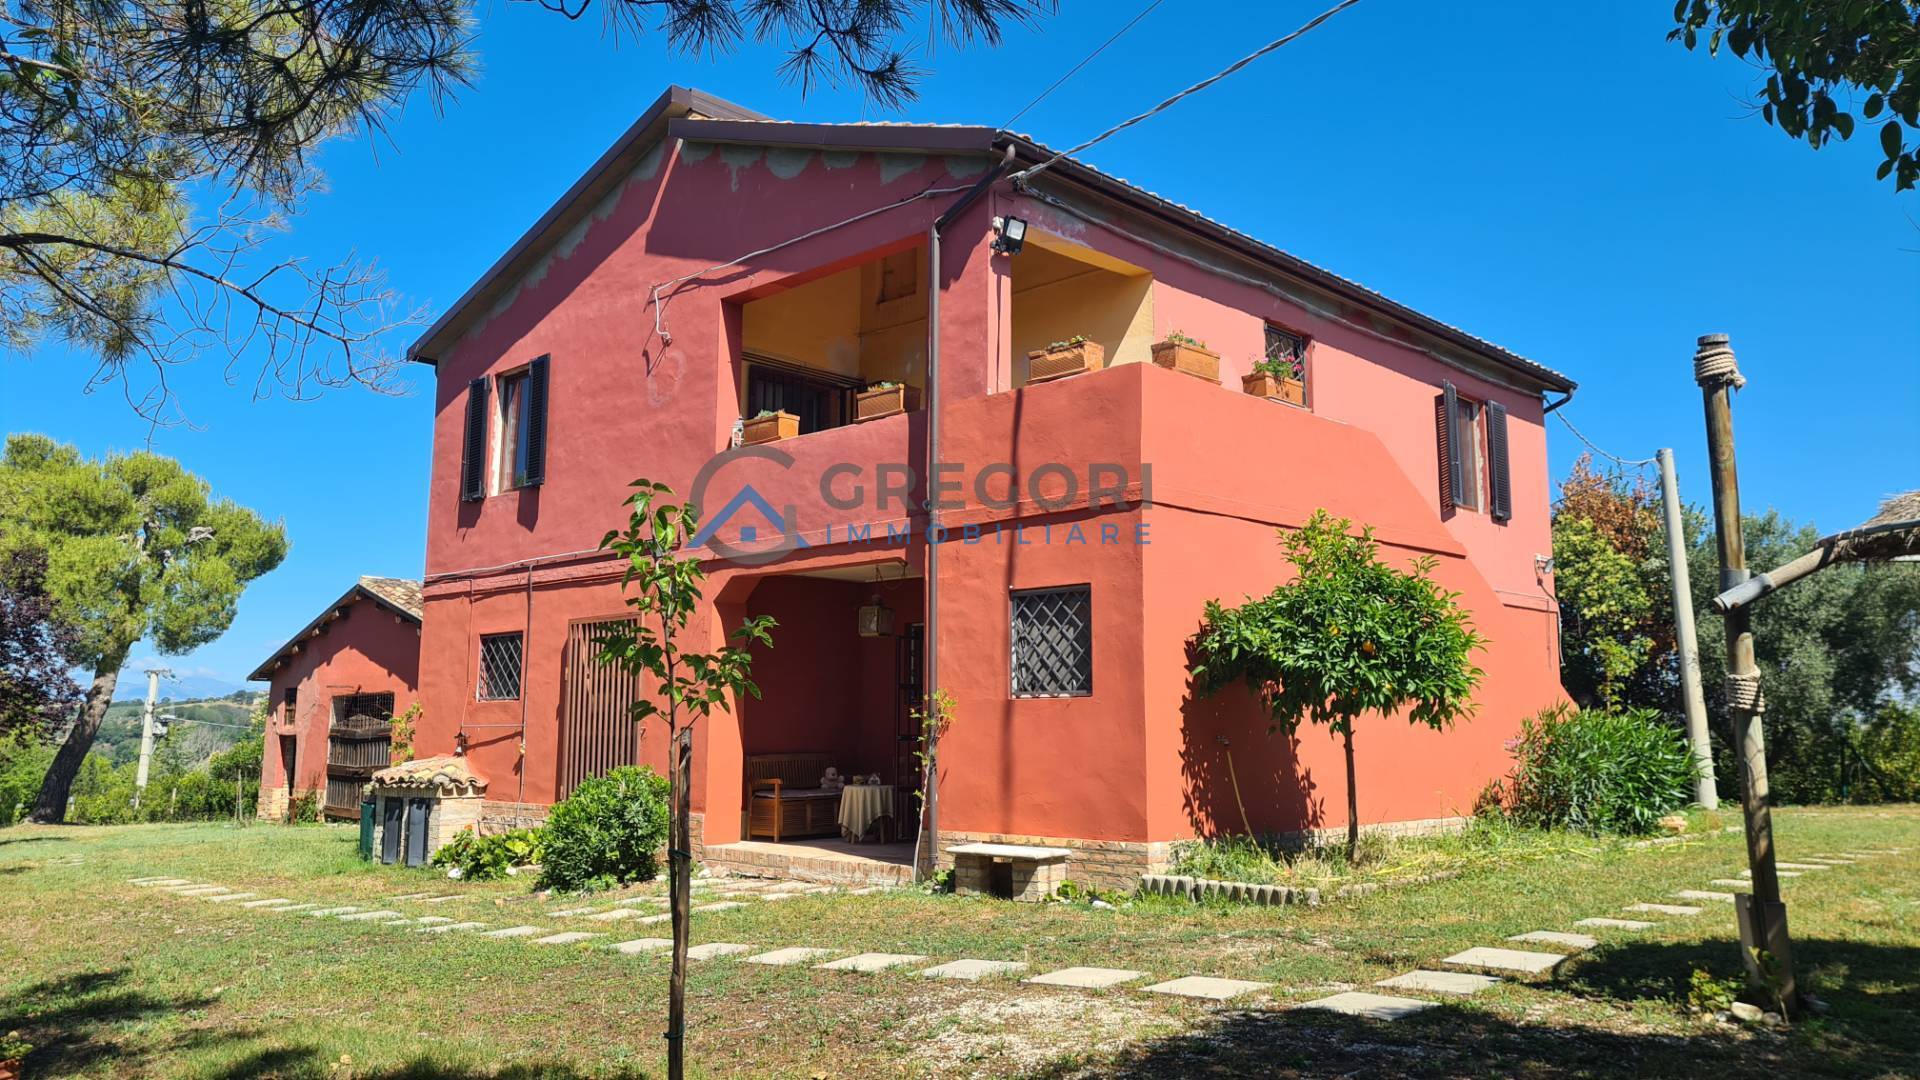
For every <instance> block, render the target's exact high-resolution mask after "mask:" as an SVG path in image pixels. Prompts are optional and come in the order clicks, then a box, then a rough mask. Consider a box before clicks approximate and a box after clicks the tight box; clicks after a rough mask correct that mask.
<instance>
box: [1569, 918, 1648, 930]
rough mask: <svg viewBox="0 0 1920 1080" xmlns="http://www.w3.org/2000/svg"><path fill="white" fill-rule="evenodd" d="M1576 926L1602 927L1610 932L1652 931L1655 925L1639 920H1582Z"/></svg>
mask: <svg viewBox="0 0 1920 1080" xmlns="http://www.w3.org/2000/svg"><path fill="white" fill-rule="evenodd" d="M1573 925H1575V926H1601V927H1605V928H1607V929H1609V930H1651V929H1653V927H1654V924H1653V923H1650V922H1642V921H1641V920H1639V919H1581V920H1580V921H1578V922H1576V923H1574V924H1573Z"/></svg>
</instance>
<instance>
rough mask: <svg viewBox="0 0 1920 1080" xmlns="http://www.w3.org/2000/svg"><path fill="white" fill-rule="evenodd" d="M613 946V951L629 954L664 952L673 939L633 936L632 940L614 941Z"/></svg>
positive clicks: (669, 946)
mask: <svg viewBox="0 0 1920 1080" xmlns="http://www.w3.org/2000/svg"><path fill="white" fill-rule="evenodd" d="M613 948H614V950H615V951H617V952H623V953H626V954H627V955H629V956H637V955H640V954H643V953H657V952H664V951H665V950H667V949H671V948H673V939H672V938H663V937H643V938H634V939H633V940H632V941H616V942H614V943H613Z"/></svg>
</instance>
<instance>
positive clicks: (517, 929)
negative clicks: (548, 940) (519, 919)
mask: <svg viewBox="0 0 1920 1080" xmlns="http://www.w3.org/2000/svg"><path fill="white" fill-rule="evenodd" d="M544 933H546V930H544V929H542V928H541V927H538V926H509V927H507V928H506V929H505V930H489V931H487V932H486V933H484V934H481V935H480V936H481V937H532V936H533V935H535V934H544Z"/></svg>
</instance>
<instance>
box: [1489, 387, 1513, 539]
mask: <svg viewBox="0 0 1920 1080" xmlns="http://www.w3.org/2000/svg"><path fill="white" fill-rule="evenodd" d="M1487 484H1488V486H1489V487H1491V488H1492V489H1493V490H1492V496H1493V498H1492V505H1491V506H1489V507H1488V510H1489V511H1490V512H1491V513H1492V514H1493V520H1495V521H1506V520H1508V519H1510V518H1512V517H1513V483H1512V481H1511V480H1510V479H1509V478H1508V476H1507V410H1506V409H1505V408H1504V407H1502V406H1501V405H1500V404H1499V403H1497V402H1492V401H1489V402H1487Z"/></svg>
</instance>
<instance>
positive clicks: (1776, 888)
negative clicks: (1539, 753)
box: [1693, 334, 1799, 1016]
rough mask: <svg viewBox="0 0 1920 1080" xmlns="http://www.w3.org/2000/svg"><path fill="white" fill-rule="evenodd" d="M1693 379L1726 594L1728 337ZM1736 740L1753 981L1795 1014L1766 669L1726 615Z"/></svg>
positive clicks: (1740, 542)
mask: <svg viewBox="0 0 1920 1080" xmlns="http://www.w3.org/2000/svg"><path fill="white" fill-rule="evenodd" d="M1693 378H1694V382H1696V383H1698V384H1699V386H1700V394H1701V397H1702V399H1703V401H1704V403H1705V405H1706V420H1707V457H1708V460H1709V462H1710V465H1711V470H1712V473H1713V520H1714V539H1715V543H1716V544H1717V545H1718V547H1719V552H1720V589H1721V591H1722V592H1725V591H1726V590H1728V589H1732V588H1734V587H1736V586H1738V585H1740V584H1742V583H1743V582H1745V581H1746V580H1747V577H1748V571H1747V548H1746V540H1745V538H1744V537H1743V536H1742V534H1741V530H1740V476H1739V472H1738V470H1737V469H1736V468H1735V467H1734V454H1733V401H1732V397H1733V391H1734V390H1736V389H1738V388H1740V387H1742V386H1745V385H1746V379H1744V378H1742V377H1741V375H1740V368H1739V366H1738V365H1737V364H1736V363H1735V362H1734V356H1733V348H1732V346H1731V345H1730V344H1729V343H1728V340H1727V335H1725V334H1707V335H1705V336H1704V337H1701V338H1700V339H1699V342H1698V345H1697V348H1696V349H1695V351H1694V355H1693ZM1726 630H1727V683H1726V697H1727V720H1728V727H1729V731H1728V735H1729V736H1730V738H1731V739H1732V744H1733V746H1734V747H1735V748H1736V750H1737V752H1738V753H1739V756H1740V779H1741V784H1740V807H1741V810H1742V812H1743V814H1744V815H1745V818H1746V826H1747V829H1746V831H1747V865H1748V868H1749V870H1750V872H1751V873H1752V875H1753V892H1752V894H1750V895H1749V894H1746V893H1741V894H1739V895H1738V896H1736V897H1735V908H1736V910H1737V912H1738V914H1739V919H1740V943H1741V945H1742V946H1743V947H1742V949H1741V955H1742V958H1743V959H1744V960H1745V961H1746V965H1747V975H1748V978H1750V979H1751V980H1752V981H1753V982H1754V983H1756V984H1757V985H1759V986H1761V987H1762V988H1764V989H1765V990H1766V991H1767V992H1768V993H1770V994H1773V995H1777V997H1778V999H1779V1001H1780V1007H1781V1008H1782V1009H1784V1010H1786V1012H1787V1015H1789V1016H1791V1015H1793V1013H1794V1011H1795V1010H1796V1008H1797V1007H1798V1004H1799V991H1798V989H1797V988H1796V986H1795V985H1794V977H1793V955H1792V942H1791V940H1790V939H1789V938H1788V936H1787V909H1786V905H1784V904H1782V903H1781V902H1780V878H1779V873H1778V870H1777V868H1776V867H1775V865H1774V861H1775V859H1774V849H1773V813H1772V809H1771V807H1770V804H1769V798H1768V794H1767V743H1766V735H1765V732H1764V731H1763V729H1762V727H1761V722H1760V717H1761V714H1762V713H1763V712H1764V711H1765V710H1766V700H1765V698H1764V697H1762V695H1761V693H1760V667H1759V665H1758V664H1756V663H1755V662H1754V657H1753V622H1752V615H1751V610H1750V609H1749V608H1745V607H1740V608H1735V609H1734V610H1732V611H1729V612H1727V613H1726Z"/></svg>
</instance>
